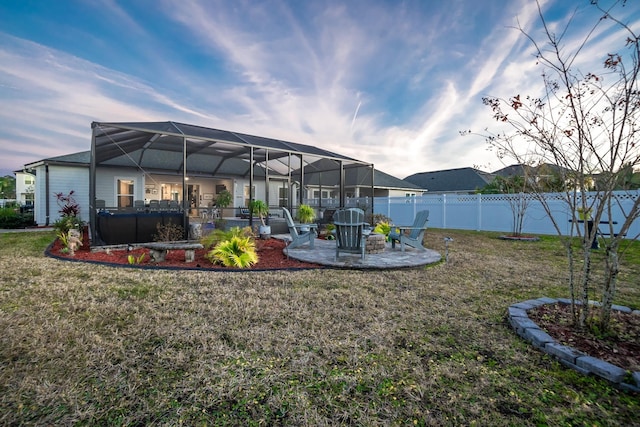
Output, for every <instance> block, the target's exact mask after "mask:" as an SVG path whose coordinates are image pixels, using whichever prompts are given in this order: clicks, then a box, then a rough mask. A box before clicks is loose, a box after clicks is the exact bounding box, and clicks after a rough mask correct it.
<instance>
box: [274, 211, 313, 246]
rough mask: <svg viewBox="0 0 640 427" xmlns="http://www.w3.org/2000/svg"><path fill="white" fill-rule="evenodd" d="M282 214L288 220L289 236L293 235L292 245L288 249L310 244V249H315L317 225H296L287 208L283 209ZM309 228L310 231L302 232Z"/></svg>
mask: <svg viewBox="0 0 640 427" xmlns="http://www.w3.org/2000/svg"><path fill="white" fill-rule="evenodd" d="M282 213H283V215H284V217H285V219H286V220H287V226H288V227H289V234H290V235H291V243H289V244H288V245H287V249H293V248H297V247H298V246H301V245H304V244H306V243H309V248H311V249H313V242H314V240H315V239H316V230H317V228H318V226H317V225H316V224H296V223H294V222H293V219H292V218H291V213H290V212H289V210H288V209H287V208H282ZM304 227H308V231H302V228H304Z"/></svg>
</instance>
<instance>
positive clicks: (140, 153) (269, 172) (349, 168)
mask: <svg viewBox="0 0 640 427" xmlns="http://www.w3.org/2000/svg"><path fill="white" fill-rule="evenodd" d="M91 127H92V138H91V163H90V173H89V177H90V178H89V179H90V182H89V184H90V187H89V203H90V208H91V209H90V212H91V214H90V224H91V232H92V241H93V242H96V241H97V240H96V238H97V236H96V221H97V206H96V185H97V182H96V181H97V180H98V179H99V178H97V176H98V173H97V172H98V171H100V170H102V169H103V168H105V169H106V168H132V169H135V170H136V171H137V173H142V174H144V176H145V177H148V176H149V175H150V174H165V175H166V174H170V175H174V176H177V177H179V178H180V179H181V180H182V198H181V201H182V206H181V208H182V209H181V210H182V212H183V221H184V228H185V231H186V229H187V225H188V213H187V211H188V206H187V199H188V197H187V196H188V195H187V181H188V179H189V178H190V177H192V178H193V177H200V178H215V177H224V178H241V179H244V180H248V181H249V187H250V188H254V183H255V182H259V181H263V182H265V184H266V187H265V188H266V190H265V191H266V192H267V201H268V200H269V195H268V191H269V185H268V183H269V180H272V179H275V180H282V181H285V182H286V183H287V188H288V189H289V191H291V192H299V197H298V198H297V200H303V198H304V195H303V190H304V189H306V188H308V187H310V186H313V188H332V189H334V192H339V193H336V194H339V196H338V197H339V203H340V206H345V204H346V203H345V202H346V199H345V198H346V193H345V185H347V181H349V185H358V186H361V187H365V188H369V187H370V189H371V194H373V174H374V168H373V164H371V163H366V162H362V161H359V160H356V159H352V158H349V157H346V156H342V155H340V154H336V153H332V152H330V151H327V150H323V149H321V148H318V147H313V146H309V145H304V144H298V143H294V142H288V141H282V140H277V139H271V138H264V137H259V136H253V135H247V134H242V133H238V132H230V131H225V130H219V129H211V128H206V127H201V126H194V125H188V124H183V123H176V122H143V123H104V122H93V123H92V125H91ZM345 177H348V178H345ZM253 198H254V195H253V194H251V195H250V199H251V200H253ZM292 200H293V197H289V198H288V201H289V204H290V205H291V204H292ZM288 207H289V208H292V206H288ZM371 208H372V209H373V206H371ZM251 220H252V219H251V218H250V221H251ZM250 224H251V222H250Z"/></svg>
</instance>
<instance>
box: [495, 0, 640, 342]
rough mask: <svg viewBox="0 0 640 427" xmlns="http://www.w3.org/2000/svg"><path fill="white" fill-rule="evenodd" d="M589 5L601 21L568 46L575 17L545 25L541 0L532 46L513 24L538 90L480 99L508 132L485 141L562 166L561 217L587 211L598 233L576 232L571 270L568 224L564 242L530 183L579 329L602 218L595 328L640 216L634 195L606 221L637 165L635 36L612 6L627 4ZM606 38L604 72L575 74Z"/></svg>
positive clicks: (603, 322) (639, 107) (605, 315)
mask: <svg viewBox="0 0 640 427" xmlns="http://www.w3.org/2000/svg"><path fill="white" fill-rule="evenodd" d="M591 5H592V6H590V7H593V8H595V10H596V11H597V12H598V17H597V18H598V19H597V20H596V22H595V23H594V24H593V26H592V27H591V28H587V29H586V33H584V34H585V35H584V36H583V37H582V38H581V39H580V40H581V41H580V42H579V43H570V42H569V41H568V40H567V38H568V34H570V33H571V31H572V30H573V27H572V26H571V24H572V22H573V19H572V20H570V21H569V23H568V24H567V25H566V26H565V27H563V28H559V30H558V32H556V31H554V29H553V28H554V25H552V24H549V23H548V22H547V20H546V19H545V16H544V14H543V12H542V9H541V7H540V4H539V3H538V15H539V19H540V23H541V25H542V28H543V36H541V37H540V39H539V40H538V39H536V37H534V36H533V35H532V34H531V33H530V32H528V31H527V30H525V29H524V28H522V27H521V26H520V25H518V26H517V27H516V29H517V30H518V31H520V33H521V34H522V35H523V36H524V37H525V38H526V39H528V41H529V42H530V43H531V45H532V46H533V48H534V51H535V53H536V61H537V64H539V65H540V66H542V67H543V73H542V89H543V90H542V91H541V93H542V94H541V95H540V94H537V95H527V96H525V95H521V94H516V95H514V96H511V97H510V98H500V97H485V98H483V103H484V104H485V105H486V106H488V107H489V108H491V110H492V113H493V118H494V119H495V120H496V121H497V122H498V123H499V124H500V125H502V129H504V130H501V131H499V132H493V133H491V132H489V131H486V132H485V133H484V134H483V135H484V136H485V137H486V140H487V142H488V143H489V145H490V146H491V147H492V148H493V149H495V150H496V152H497V154H498V155H499V156H500V157H510V158H514V159H515V160H517V161H518V163H522V164H529V165H540V164H543V163H551V164H555V165H557V166H559V168H558V173H559V174H560V178H561V182H562V183H564V184H563V187H564V188H563V190H562V191H561V193H560V194H561V195H562V199H563V202H564V203H565V205H566V208H567V211H568V212H571V217H572V221H573V224H578V223H579V221H578V217H577V215H576V212H577V210H578V208H581V209H582V210H584V211H586V210H590V211H591V212H592V216H593V223H594V224H596V226H595V227H589V222H588V221H583V223H582V224H579V226H578V227H575V232H577V235H578V236H579V237H581V241H582V244H581V246H580V249H579V251H580V252H579V255H581V257H582V261H583V262H582V264H581V268H579V269H577V270H576V268H577V267H576V265H577V264H576V262H575V259H574V248H573V246H572V242H573V238H572V237H573V233H574V227H571V230H572V231H571V232H570V233H569V235H568V236H565V235H564V233H563V230H564V229H565V224H562V225H561V224H559V223H558V222H557V221H558V220H557V219H556V217H555V216H554V215H552V212H551V209H550V206H549V203H548V202H547V199H546V198H545V197H544V194H543V193H544V187H543V185H542V183H543V182H544V180H532V191H533V194H534V195H536V196H537V200H539V201H540V203H541V205H542V206H543V208H544V209H545V210H546V212H547V214H548V215H549V217H550V218H551V219H552V221H553V224H554V227H555V229H556V232H557V233H558V235H559V236H560V237H561V240H562V241H563V244H564V247H565V249H566V252H567V258H568V270H569V291H570V294H571V299H572V301H574V302H575V300H577V299H579V300H580V302H581V303H582V304H580V305H577V304H573V313H574V321H575V322H576V323H577V324H578V325H579V326H582V327H583V326H585V323H586V320H587V319H588V315H589V304H588V301H589V299H590V298H589V292H590V289H591V281H592V272H591V250H590V248H591V243H592V242H593V240H594V239H596V235H597V231H598V227H597V225H598V224H599V223H600V221H602V220H603V219H604V220H605V221H606V222H607V223H606V224H605V226H604V227H605V228H606V232H607V233H608V234H609V235H610V237H609V238H607V239H606V242H605V251H606V261H605V274H604V277H605V278H604V280H603V283H602V295H601V303H602V316H601V318H600V321H599V323H600V324H599V327H600V328H601V329H602V330H606V329H607V328H608V326H609V320H610V313H611V305H612V303H613V300H614V298H615V294H616V284H617V277H618V272H619V260H620V256H621V255H622V254H623V252H624V244H623V242H624V240H623V236H624V235H625V234H626V233H627V231H628V230H629V227H630V226H631V224H632V223H633V221H634V220H635V219H637V218H638V216H640V209H639V208H640V206H639V198H638V196H637V193H636V195H635V202H634V204H633V206H632V207H631V209H629V210H628V211H627V212H624V221H623V222H622V224H617V226H616V227H617V229H614V224H613V221H612V219H611V218H612V213H613V210H614V209H615V208H619V209H621V206H620V204H619V203H618V198H617V197H616V195H615V194H614V193H613V191H614V190H615V189H616V188H619V187H620V185H619V184H620V182H621V180H622V181H624V179H625V178H624V176H628V174H629V170H631V171H633V170H634V169H635V168H637V167H638V165H639V164H640V144H639V143H638V130H639V127H638V126H639V125H640V122H639V121H638V119H639V116H640V88H639V82H638V76H639V74H640V62H639V59H640V39H639V37H638V35H637V33H636V32H635V31H634V30H632V29H631V28H630V27H629V26H628V25H627V24H625V23H624V22H622V21H621V20H619V19H617V18H615V17H614V16H613V11H614V9H615V10H616V11H617V10H618V8H620V7H623V6H625V1H615V2H614V3H613V5H611V6H610V7H608V8H606V9H605V8H604V7H603V6H602V5H601V2H599V1H596V0H592V1H591ZM574 17H575V16H574ZM605 32H608V33H609V34H613V36H614V37H616V38H617V40H618V43H619V46H618V49H619V50H617V51H616V50H613V47H612V49H611V50H608V51H606V52H602V65H603V67H604V68H603V69H602V70H601V72H595V71H594V72H587V73H583V72H580V71H579V70H578V65H579V64H585V63H589V62H590V58H583V56H585V55H587V52H588V50H587V47H588V46H590V44H591V43H595V41H596V40H597V38H598V37H600V36H601V35H603V34H604V33H605ZM611 52H614V53H611ZM595 176H597V177H598V180H597V186H596V187H595V191H594V193H592V194H594V196H593V197H587V195H586V192H587V191H588V190H591V189H592V187H593V184H594V178H593V177H595ZM576 275H577V276H578V278H577V279H576ZM577 280H578V281H577ZM576 284H578V285H579V286H578V287H577V286H576Z"/></svg>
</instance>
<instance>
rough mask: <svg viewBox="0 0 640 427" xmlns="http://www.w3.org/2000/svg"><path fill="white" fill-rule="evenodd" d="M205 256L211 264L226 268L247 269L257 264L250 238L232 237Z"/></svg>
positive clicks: (252, 242)
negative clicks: (218, 264)
mask: <svg viewBox="0 0 640 427" xmlns="http://www.w3.org/2000/svg"><path fill="white" fill-rule="evenodd" d="M205 256H206V258H207V259H208V260H209V261H211V262H212V263H220V264H222V265H224V266H226V267H237V268H249V267H251V266H252V265H253V264H255V263H257V262H258V253H257V252H256V247H255V243H254V241H253V239H252V238H250V237H240V236H234V237H232V238H231V239H229V240H225V241H222V242H220V243H218V244H217V245H216V247H215V248H213V249H212V250H211V251H209V252H208V253H207V254H206V255H205Z"/></svg>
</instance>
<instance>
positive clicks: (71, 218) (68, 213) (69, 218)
mask: <svg viewBox="0 0 640 427" xmlns="http://www.w3.org/2000/svg"><path fill="white" fill-rule="evenodd" d="M74 194H75V192H74V191H73V190H71V191H70V192H69V193H68V194H64V193H55V196H56V203H58V206H59V207H60V209H59V210H58V213H60V215H61V216H60V218H58V219H57V220H56V222H55V223H54V224H53V228H54V229H55V230H56V231H57V232H59V233H62V234H68V233H69V230H72V229H77V230H78V231H82V227H83V226H84V223H83V221H82V220H81V219H80V205H79V204H78V202H76V199H75V198H74V197H73V195H74Z"/></svg>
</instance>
